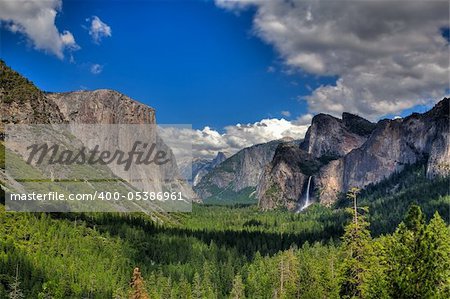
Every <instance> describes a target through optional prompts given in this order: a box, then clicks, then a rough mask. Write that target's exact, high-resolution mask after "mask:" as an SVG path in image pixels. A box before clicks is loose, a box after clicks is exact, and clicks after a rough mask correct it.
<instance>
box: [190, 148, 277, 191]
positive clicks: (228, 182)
mask: <svg viewBox="0 0 450 299" xmlns="http://www.w3.org/2000/svg"><path fill="white" fill-rule="evenodd" d="M280 142H282V141H280V140H276V141H271V142H268V143H263V144H258V145H254V146H251V147H247V148H244V149H242V150H240V151H239V152H237V153H236V154H234V155H233V156H231V157H230V158H228V159H226V160H225V161H223V162H222V163H220V165H218V166H217V167H215V168H214V169H213V170H212V171H210V172H209V173H208V174H206V175H205V176H204V177H203V178H202V179H201V180H200V182H199V183H198V184H197V185H196V186H195V187H194V191H195V192H196V193H197V195H198V196H199V197H201V198H203V199H206V198H209V197H211V196H214V195H216V194H218V193H221V192H224V190H227V191H228V192H239V191H241V190H243V189H245V188H249V187H251V188H256V185H257V184H258V182H259V178H260V176H261V173H262V171H263V169H264V167H265V166H266V164H267V163H269V162H270V161H271V160H272V158H273V155H274V153H275V149H276V147H277V146H278V144H279V143H280Z"/></svg>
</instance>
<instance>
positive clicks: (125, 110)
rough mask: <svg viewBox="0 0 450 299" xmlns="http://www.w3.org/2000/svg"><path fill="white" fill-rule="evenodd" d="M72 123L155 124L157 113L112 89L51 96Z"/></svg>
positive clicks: (52, 94) (49, 96)
mask: <svg viewBox="0 0 450 299" xmlns="http://www.w3.org/2000/svg"><path fill="white" fill-rule="evenodd" d="M47 98H49V99H51V100H52V101H53V102H55V103H57V105H58V106H59V109H60V111H61V113H62V114H63V115H64V117H65V118H66V119H67V120H68V121H69V122H71V123H83V124H155V123H156V121H155V110H154V109H153V108H150V107H148V106H147V105H144V104H141V103H139V102H136V101H134V100H132V99H131V98H129V97H127V96H125V95H123V94H121V93H119V92H117V91H114V90H108V89H99V90H94V91H75V92H66V93H48V94H47Z"/></svg>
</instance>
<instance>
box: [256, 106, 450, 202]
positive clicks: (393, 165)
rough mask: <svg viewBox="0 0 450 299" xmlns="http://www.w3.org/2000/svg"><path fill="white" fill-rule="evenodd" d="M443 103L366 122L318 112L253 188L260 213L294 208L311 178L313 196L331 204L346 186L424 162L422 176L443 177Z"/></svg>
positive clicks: (448, 140) (449, 156)
mask: <svg viewBox="0 0 450 299" xmlns="http://www.w3.org/2000/svg"><path fill="white" fill-rule="evenodd" d="M449 134H450V133H449V99H448V98H444V99H443V100H441V101H440V102H439V103H437V104H436V105H435V106H434V107H433V108H432V109H431V110H430V111H428V112H426V113H423V114H419V113H414V114H412V115H410V116H408V117H406V118H403V119H393V120H388V119H384V120H380V121H379V122H378V123H377V124H372V123H370V122H368V121H367V120H364V119H363V118H360V117H358V116H354V115H351V114H348V113H347V114H343V117H342V120H339V119H336V118H334V117H332V116H328V115H323V114H319V115H317V116H316V117H314V118H313V121H312V124H311V126H310V128H309V129H308V132H307V134H306V136H305V141H304V142H303V143H301V144H300V146H299V147H296V146H292V145H291V146H288V147H286V146H285V145H280V146H279V147H278V148H277V150H276V153H275V155H274V159H273V160H272V161H271V163H269V164H268V166H267V167H266V169H265V171H264V173H263V175H262V177H261V180H260V182H259V184H258V199H259V205H260V207H261V208H262V209H272V208H276V207H286V208H288V209H291V210H293V209H295V207H296V206H297V205H298V203H299V202H300V201H301V200H302V197H304V196H303V195H304V194H302V193H304V189H305V188H304V185H305V182H306V181H307V180H308V178H309V176H312V181H313V186H314V188H313V191H311V192H312V193H311V196H313V197H315V200H316V201H319V202H320V203H322V204H325V205H331V204H332V203H334V202H335V201H336V200H337V198H338V197H339V195H340V194H342V193H345V192H346V191H347V190H348V189H349V188H351V187H359V188H364V187H365V186H367V185H369V184H374V183H377V182H380V181H381V180H383V179H385V178H387V177H389V176H390V175H392V174H393V173H395V172H399V171H401V170H402V169H403V167H404V166H405V165H409V164H413V163H416V162H418V161H420V160H423V159H426V160H427V175H428V176H429V177H430V178H432V177H434V176H446V175H448V174H449V170H450V167H449V161H450V136H449Z"/></svg>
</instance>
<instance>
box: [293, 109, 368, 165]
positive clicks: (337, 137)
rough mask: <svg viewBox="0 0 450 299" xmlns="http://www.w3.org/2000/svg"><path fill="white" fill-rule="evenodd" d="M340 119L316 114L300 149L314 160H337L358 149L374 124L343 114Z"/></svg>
mask: <svg viewBox="0 0 450 299" xmlns="http://www.w3.org/2000/svg"><path fill="white" fill-rule="evenodd" d="M342 117H343V118H342V119H339V118H336V117H333V116H331V115H328V114H323V113H321V114H317V115H315V116H314V117H313V119H312V121H311V126H310V127H309V128H308V131H307V132H306V135H305V139H304V141H303V142H302V143H301V145H300V147H301V148H302V149H303V150H305V151H307V152H308V153H310V154H311V155H313V156H314V157H316V158H321V157H323V158H324V159H329V160H332V159H337V158H339V157H342V156H344V155H346V154H347V153H349V152H350V151H351V150H352V149H354V148H358V147H360V146H361V145H362V144H363V143H364V142H365V141H366V140H367V138H368V136H369V135H370V133H371V131H372V130H373V128H374V126H375V124H372V123H371V122H369V121H367V120H365V119H363V118H361V117H359V116H356V115H353V114H350V113H344V114H343V116H342Z"/></svg>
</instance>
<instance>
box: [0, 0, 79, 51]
mask: <svg viewBox="0 0 450 299" xmlns="http://www.w3.org/2000/svg"><path fill="white" fill-rule="evenodd" d="M61 5H62V2H61V0H46V1H42V0H29V1H22V0H17V1H10V0H2V1H0V21H1V25H2V26H4V27H5V28H6V29H8V30H9V31H11V32H14V33H21V34H23V35H25V36H26V37H27V38H28V40H29V41H30V43H31V44H32V45H33V47H34V48H35V49H37V50H42V51H45V52H47V53H51V54H54V55H56V56H57V57H58V58H60V59H63V58H64V51H65V50H66V49H67V50H71V51H74V50H78V49H79V48H80V47H79V46H78V45H77V43H76V42H75V38H74V37H73V35H72V33H71V32H69V31H67V30H64V31H63V32H62V33H61V32H59V30H58V28H56V25H55V18H56V15H57V14H58V12H59V11H60V10H61Z"/></svg>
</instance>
